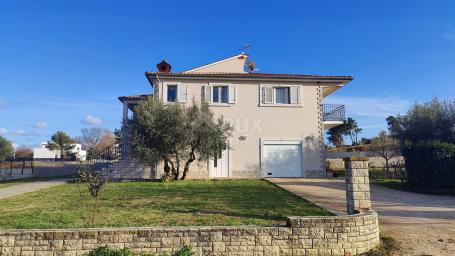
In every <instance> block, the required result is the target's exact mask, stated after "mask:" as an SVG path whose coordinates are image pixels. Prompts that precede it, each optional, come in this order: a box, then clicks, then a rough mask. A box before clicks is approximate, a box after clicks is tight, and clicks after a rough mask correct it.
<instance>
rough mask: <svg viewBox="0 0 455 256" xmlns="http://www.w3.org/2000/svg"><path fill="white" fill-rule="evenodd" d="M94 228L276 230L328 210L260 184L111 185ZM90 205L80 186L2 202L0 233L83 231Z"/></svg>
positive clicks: (87, 196)
mask: <svg viewBox="0 0 455 256" xmlns="http://www.w3.org/2000/svg"><path fill="white" fill-rule="evenodd" d="M100 202H101V204H100V208H99V211H98V213H97V217H96V222H95V226H97V227H122V226H123V227H126V226H180V225H182V226H186V225H212V226H213V225H274V224H284V223H285V216H290V215H301V216H327V215H331V214H330V213H329V212H327V211H326V210H324V209H322V208H319V207H317V206H315V205H314V204H312V203H309V202H308V201H305V200H304V199H301V198H300V197H298V196H295V195H294V194H292V193H290V192H288V191H286V190H283V189H281V188H279V187H277V186H275V185H272V184H270V183H268V182H267V181H264V180H215V181H197V180H193V181H179V182H171V183H158V182H110V183H108V184H107V185H106V187H105V188H104V190H103V191H102V193H101V196H100ZM91 205H92V201H91V200H90V198H89V195H88V192H87V188H86V187H85V185H83V184H74V183H73V184H69V183H68V184H64V185H60V186H56V187H52V188H49V189H45V190H41V191H37V192H33V193H28V194H23V195H19V196H16V197H12V198H7V199H2V200H0V228H78V227H86V226H87V223H88V221H87V219H88V218H89V215H90V209H91Z"/></svg>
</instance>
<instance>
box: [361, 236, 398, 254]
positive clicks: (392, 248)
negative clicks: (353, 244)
mask: <svg viewBox="0 0 455 256" xmlns="http://www.w3.org/2000/svg"><path fill="white" fill-rule="evenodd" d="M380 239H381V244H380V245H379V247H378V248H375V249H373V250H371V251H369V252H366V253H362V254H361V256H391V255H394V253H396V252H398V251H400V246H399V245H398V243H397V241H395V239H393V238H392V237H389V236H386V235H384V234H380Z"/></svg>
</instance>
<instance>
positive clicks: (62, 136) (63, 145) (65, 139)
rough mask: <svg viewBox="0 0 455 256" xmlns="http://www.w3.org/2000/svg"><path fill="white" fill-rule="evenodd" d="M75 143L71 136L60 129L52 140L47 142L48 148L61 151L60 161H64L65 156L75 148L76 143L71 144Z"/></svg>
mask: <svg viewBox="0 0 455 256" xmlns="http://www.w3.org/2000/svg"><path fill="white" fill-rule="evenodd" d="M73 143H74V141H73V140H72V139H71V137H70V136H68V135H67V134H66V133H64V132H61V131H58V132H56V133H54V135H52V137H51V141H49V142H48V144H47V148H48V149H50V150H58V151H60V161H61V162H63V158H64V157H65V156H67V155H68V154H69V153H70V151H71V150H72V149H73V148H74V145H71V144H73Z"/></svg>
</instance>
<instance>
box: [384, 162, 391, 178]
mask: <svg viewBox="0 0 455 256" xmlns="http://www.w3.org/2000/svg"><path fill="white" fill-rule="evenodd" d="M385 169H386V172H387V178H388V176H389V174H390V173H389V158H386V159H385Z"/></svg>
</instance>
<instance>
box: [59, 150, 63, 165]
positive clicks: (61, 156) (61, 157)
mask: <svg viewBox="0 0 455 256" xmlns="http://www.w3.org/2000/svg"><path fill="white" fill-rule="evenodd" d="M60 162H61V163H63V149H60Z"/></svg>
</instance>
